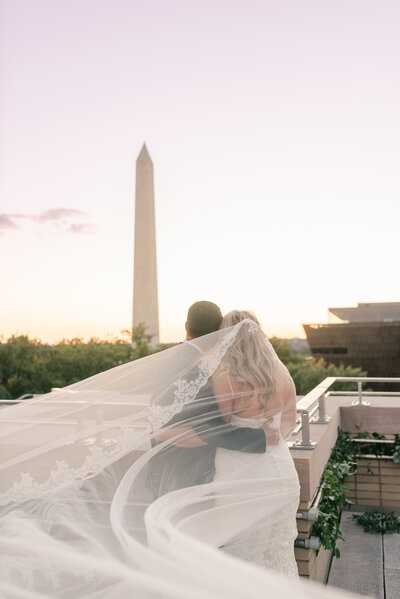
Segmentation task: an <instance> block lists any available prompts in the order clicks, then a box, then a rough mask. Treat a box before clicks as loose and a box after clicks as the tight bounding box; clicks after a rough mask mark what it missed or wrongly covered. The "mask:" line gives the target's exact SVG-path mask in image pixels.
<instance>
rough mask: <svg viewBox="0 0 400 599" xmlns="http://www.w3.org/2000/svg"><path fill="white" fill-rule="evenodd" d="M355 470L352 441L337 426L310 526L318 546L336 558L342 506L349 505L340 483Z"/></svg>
mask: <svg viewBox="0 0 400 599" xmlns="http://www.w3.org/2000/svg"><path fill="white" fill-rule="evenodd" d="M356 469H357V464H356V463H355V462H354V458H353V442H352V440H351V438H350V436H349V435H347V434H346V433H345V432H344V431H343V430H342V429H341V428H340V427H339V428H338V438H337V441H336V445H335V447H334V448H333V450H332V453H331V457H330V458H329V461H328V463H327V466H326V468H325V470H324V472H323V475H322V485H321V488H320V493H321V499H320V502H319V513H318V518H317V521H316V522H315V524H314V526H313V532H314V534H316V535H318V536H319V538H320V539H321V544H322V546H323V547H324V548H325V549H331V550H332V551H333V552H334V554H335V556H336V557H340V551H339V549H338V548H337V547H336V542H337V540H338V539H343V535H342V533H341V531H340V528H339V523H340V514H341V511H342V508H343V507H348V506H350V505H351V503H352V502H351V501H350V500H349V499H348V498H347V496H346V492H347V491H348V490H349V489H348V488H347V487H346V486H345V485H344V481H345V480H346V479H347V478H348V477H349V476H350V475H351V474H353V473H354V472H355V471H356Z"/></svg>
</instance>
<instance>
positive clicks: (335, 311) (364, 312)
mask: <svg viewBox="0 0 400 599" xmlns="http://www.w3.org/2000/svg"><path fill="white" fill-rule="evenodd" d="M328 321H329V322H328V323H324V324H303V328H304V331H305V333H306V335H307V341H308V345H309V347H310V350H311V353H312V355H313V356H314V357H315V358H323V359H324V360H326V362H330V363H332V364H335V365H337V366H338V365H340V364H343V365H344V366H353V367H361V368H362V369H363V370H365V371H366V372H367V373H368V376H377V377H390V376H391V377H394V376H397V377H398V376H400V302H387V303H370V304H358V306H357V307H354V308H329V311H328Z"/></svg>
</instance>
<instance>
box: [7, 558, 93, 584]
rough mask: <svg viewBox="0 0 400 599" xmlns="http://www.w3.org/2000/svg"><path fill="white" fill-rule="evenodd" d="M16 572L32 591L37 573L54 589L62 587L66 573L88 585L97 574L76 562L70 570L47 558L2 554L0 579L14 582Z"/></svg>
mask: <svg viewBox="0 0 400 599" xmlns="http://www.w3.org/2000/svg"><path fill="white" fill-rule="evenodd" d="M15 572H18V574H19V575H20V576H21V579H22V580H23V582H24V586H25V588H26V589H32V588H33V586H34V583H35V573H38V574H39V576H41V577H42V578H44V579H45V580H46V581H48V582H50V584H51V585H52V587H53V589H57V588H59V587H60V586H61V578H60V577H61V575H62V574H64V573H68V574H73V575H74V577H76V578H83V579H84V580H85V582H86V583H89V582H91V581H92V580H94V578H95V572H91V571H90V569H89V568H88V567H87V565H86V564H84V565H82V566H81V567H80V566H79V564H78V563H77V561H76V560H75V561H74V563H73V565H71V567H70V568H67V566H66V565H63V564H59V563H58V564H57V563H54V562H53V561H50V560H49V559H48V558H47V557H40V556H35V555H29V556H26V557H24V556H19V555H6V554H4V553H3V554H0V578H1V580H2V581H3V582H8V581H10V582H11V581H12V580H13V579H14V576H15Z"/></svg>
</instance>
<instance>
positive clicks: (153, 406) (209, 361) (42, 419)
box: [0, 315, 343, 599]
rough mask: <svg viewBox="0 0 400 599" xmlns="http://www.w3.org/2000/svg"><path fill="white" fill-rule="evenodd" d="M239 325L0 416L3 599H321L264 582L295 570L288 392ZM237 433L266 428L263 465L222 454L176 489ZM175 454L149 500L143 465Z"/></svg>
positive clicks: (318, 592)
mask: <svg viewBox="0 0 400 599" xmlns="http://www.w3.org/2000/svg"><path fill="white" fill-rule="evenodd" d="M242 316H243V315H242ZM242 316H241V317H240V321H239V322H237V324H232V326H226V327H225V328H222V329H221V330H219V331H216V332H214V333H211V334H209V335H205V336H203V337H199V338H197V339H194V340H193V341H192V342H191V343H190V344H187V343H186V344H180V345H177V346H175V347H173V348H171V349H168V350H165V351H163V352H159V353H157V354H154V355H151V356H148V357H146V358H142V359H140V360H136V361H134V362H131V363H129V364H124V365H122V366H118V367H116V368H113V369H111V370H109V371H106V372H104V373H101V374H98V375H96V376H94V377H91V378H89V379H86V380H84V381H81V382H79V383H75V384H73V385H70V386H69V387H66V388H64V389H62V390H59V391H54V392H52V393H49V394H47V395H44V396H42V397H38V398H35V399H33V400H28V401H25V402H22V403H20V404H19V405H16V406H12V407H8V408H4V409H2V410H1V411H0V421H1V424H0V460H1V461H0V506H2V507H1V509H0V555H1V559H0V597H1V598H3V597H4V598H5V599H17V598H18V599H19V598H21V599H22V598H24V599H25V598H26V599H39V598H40V599H44V598H53V597H57V598H58V597H59V598H63V599H75V598H77V597H79V598H86V599H125V598H126V597H135V598H136V597H137V598H139V599H142V598H143V599H147V598H148V599H161V598H162V599H165V598H167V599H187V597H189V596H190V597H193V598H194V599H197V598H198V599H217V598H218V599H225V598H226V599H228V598H229V599H239V598H243V597H244V596H247V595H248V596H251V597H252V598H254V599H257V598H260V599H261V597H262V598H264V597H265V596H267V595H268V596H271V597H275V596H277V595H278V594H279V596H280V597H281V598H282V599H294V598H296V599H303V598H304V599H305V598H306V597H307V599H312V598H313V597H315V598H317V597H322V596H324V597H325V596H329V593H328V594H326V590H325V589H324V588H323V589H322V588H320V587H319V586H318V585H312V584H309V585H307V587H303V586H302V585H301V584H300V583H299V582H298V581H297V580H290V578H288V577H287V576H286V577H284V578H283V577H282V576H281V575H280V574H279V573H277V572H275V571H274V570H278V571H280V572H285V573H286V574H289V575H292V576H293V574H294V568H295V564H294V561H293V537H294V521H293V515H294V511H295V505H297V504H296V502H298V481H297V477H296V476H295V472H294V469H293V463H292V461H291V460H290V456H289V453H288V450H287V448H286V444H285V443H284V440H285V439H286V438H287V436H288V434H289V432H290V430H291V427H292V425H293V388H292V383H291V380H290V377H289V376H288V373H287V371H286V369H285V368H284V366H283V365H282V364H281V362H280V361H279V360H278V358H277V356H276V354H275V352H274V351H273V349H272V347H271V346H270V344H269V342H268V341H267V339H266V338H265V335H264V334H263V333H262V331H261V329H260V328H259V326H258V324H257V323H256V322H254V318H244V319H243V320H242V319H241V318H242ZM225 324H226V325H228V324H230V323H229V322H228V321H225ZM261 355H262V356H264V357H265V358H266V361H265V362H263V367H262V368H261V369H260V365H259V363H258V362H257V360H258V357H259V356H261ZM267 358H268V359H267ZM216 411H217V412H218V414H217V413H216ZM180 413H181V414H184V415H185V418H184V420H183V421H181V422H179V423H178V424H176V423H175V421H174V417H175V416H176V415H177V414H180ZM220 414H222V415H223V418H224V420H225V425H224V423H223V422H222V424H221V418H220ZM171 422H172V424H171ZM216 423H218V424H216ZM244 423H245V425H246V427H249V426H255V427H262V429H263V430H264V431H265V434H266V439H267V449H266V452H264V453H260V454H254V453H248V454H246V453H244V452H242V451H231V450H229V449H222V447H223V445H222V444H221V443H219V444H217V447H218V449H217V451H216V458H215V475H214V477H213V479H212V478H210V477H209V478H208V479H206V480H207V481H208V482H204V479H201V480H200V478H201V477H200V478H199V479H198V482H197V483H196V484H191V486H187V487H182V485H180V484H179V482H180V481H181V480H188V478H190V477H188V476H186V473H185V472H182V469H190V468H192V467H193V468H194V469H195V470H194V471H195V472H200V469H199V465H198V459H197V458H198V453H197V448H196V443H199V439H200V441H201V443H200V444H203V445H204V444H212V443H213V437H214V436H215V435H217V436H220V435H221V434H223V433H224V426H226V428H227V430H228V428H229V429H231V428H232V426H234V427H239V428H240V427H242V426H243V425H244ZM166 431H167V432H169V433H170V435H166V436H165V433H166ZM160 435H164V439H163V440H161V442H160V440H159V436H160ZM188 437H189V442H188ZM155 439H157V441H158V442H157V443H156V444H155V443H154V440H155ZM176 445H179V446H181V447H186V450H185V451H187V452H189V453H188V454H187V455H186V454H185V457H184V459H183V460H182V461H181V462H179V463H177V464H174V466H175V471H174V470H173V469H172V470H170V473H172V476H174V475H175V476H176V483H177V484H175V485H172V488H173V489H174V490H173V491H171V492H167V493H165V494H164V495H162V496H160V497H158V498H157V499H155V500H154V497H153V495H152V494H151V492H149V489H148V484H147V482H148V468H149V464H150V463H151V461H152V460H153V459H154V458H155V457H157V455H160V454H161V453H163V454H164V456H166V457H167V459H168V456H174V455H176V453H175V452H174V451H173V448H174V447H175V446H176ZM233 454H235V455H233ZM200 474H201V473H200ZM193 482H195V481H193ZM257 563H259V564H262V565H263V567H262V568H260V567H258V566H257V565H255V564H257ZM331 596H332V597H335V596H336V594H335V593H333V594H332V593H331ZM340 596H343V595H340Z"/></svg>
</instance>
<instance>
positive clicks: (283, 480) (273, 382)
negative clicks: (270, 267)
mask: <svg viewBox="0 0 400 599" xmlns="http://www.w3.org/2000/svg"><path fill="white" fill-rule="evenodd" d="M245 319H249V320H252V321H254V322H255V323H256V325H257V326H253V327H242V328H241V329H240V332H239V333H238V335H237V338H236V339H235V341H234V343H233V345H232V347H231V350H230V351H229V352H227V354H226V356H225V358H224V359H223V360H222V363H221V368H220V370H221V372H220V374H218V376H217V377H216V379H215V381H214V385H213V390H214V394H215V396H216V398H217V402H218V406H219V408H220V410H221V413H222V418H223V419H224V420H225V421H226V422H230V423H231V424H232V425H233V426H237V427H249V426H251V427H254V428H260V429H263V430H264V432H265V435H266V440H267V451H266V453H265V454H263V455H261V456H260V455H257V454H249V453H239V454H238V453H237V452H235V451H231V450H229V449H223V448H218V449H217V453H216V460H215V466H216V474H215V478H214V480H215V481H226V480H229V479H230V477H231V476H232V473H234V477H235V480H237V479H238V478H240V480H248V479H253V480H254V479H257V478H261V479H262V480H264V479H267V480H269V481H271V482H270V488H269V489H268V493H265V495H264V498H263V500H264V501H265V502H266V503H267V502H268V503H269V508H268V517H267V518H266V519H264V520H262V521H260V522H256V523H255V524H254V526H253V530H252V531H247V532H245V533H244V534H241V535H239V536H238V537H237V538H235V539H234V540H233V541H231V542H230V543H229V545H226V546H225V547H224V549H225V550H227V551H229V552H230V553H232V554H234V555H237V556H239V557H242V558H244V559H246V560H249V561H252V562H255V563H258V564H260V565H264V566H268V567H270V568H273V569H275V570H277V571H280V572H282V573H285V574H287V575H289V576H290V577H294V578H297V576H298V574H297V566H296V561H295V557H294V541H295V539H296V537H297V527H296V512H297V510H298V506H299V501H300V486H299V481H298V476H297V472H296V469H295V466H294V463H293V460H292V458H291V455H290V451H289V449H288V446H287V444H286V442H285V438H286V437H287V436H288V435H289V434H290V433H291V432H292V430H293V428H294V426H295V422H296V390H295V387H294V383H293V381H292V379H291V377H290V374H289V372H288V371H287V369H286V367H285V366H284V365H283V364H282V363H281V362H280V361H279V360H278V358H277V356H276V354H275V352H274V350H273V348H272V346H271V344H270V343H269V342H268V340H267V339H266V337H265V335H264V333H263V331H262V330H261V328H260V323H259V322H258V320H257V318H256V316H255V315H254V314H253V313H251V312H247V311H239V310H234V311H232V312H229V313H228V314H227V315H226V316H225V317H224V319H223V321H222V323H221V328H225V327H230V326H233V325H236V324H238V323H239V322H241V321H243V320H245ZM278 497H279V500H278ZM238 516H239V517H240V514H238Z"/></svg>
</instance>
